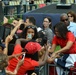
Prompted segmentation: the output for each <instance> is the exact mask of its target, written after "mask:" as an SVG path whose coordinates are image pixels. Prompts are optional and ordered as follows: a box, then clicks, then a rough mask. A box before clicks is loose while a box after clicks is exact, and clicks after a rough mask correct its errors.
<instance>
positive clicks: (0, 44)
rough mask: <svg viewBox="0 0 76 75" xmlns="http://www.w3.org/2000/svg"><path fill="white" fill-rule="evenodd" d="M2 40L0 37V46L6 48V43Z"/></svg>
mask: <svg viewBox="0 0 76 75" xmlns="http://www.w3.org/2000/svg"><path fill="white" fill-rule="evenodd" d="M1 40H2V39H1V38H0V46H1V47H2V48H3V49H4V48H5V44H3V43H2V41H1Z"/></svg>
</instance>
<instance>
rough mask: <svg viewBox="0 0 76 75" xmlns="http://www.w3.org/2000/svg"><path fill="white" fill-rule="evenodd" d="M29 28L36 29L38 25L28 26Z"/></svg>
mask: <svg viewBox="0 0 76 75" xmlns="http://www.w3.org/2000/svg"><path fill="white" fill-rule="evenodd" d="M27 28H32V29H35V28H36V27H35V26H27Z"/></svg>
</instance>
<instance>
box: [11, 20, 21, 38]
mask: <svg viewBox="0 0 76 75" xmlns="http://www.w3.org/2000/svg"><path fill="white" fill-rule="evenodd" d="M21 24H22V20H19V23H18V25H17V26H15V28H14V29H13V30H12V31H11V34H10V35H11V36H12V37H13V36H14V34H15V32H16V31H17V29H18V28H19V27H20V25H21Z"/></svg>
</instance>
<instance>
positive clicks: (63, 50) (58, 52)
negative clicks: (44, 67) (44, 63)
mask: <svg viewBox="0 0 76 75" xmlns="http://www.w3.org/2000/svg"><path fill="white" fill-rule="evenodd" d="M72 45H73V42H72V41H68V42H67V44H66V46H65V47H63V48H61V49H60V50H58V51H56V52H54V53H53V54H52V56H51V58H54V57H55V56H56V55H59V54H61V53H63V52H66V51H68V50H69V49H70V48H71V46H72Z"/></svg>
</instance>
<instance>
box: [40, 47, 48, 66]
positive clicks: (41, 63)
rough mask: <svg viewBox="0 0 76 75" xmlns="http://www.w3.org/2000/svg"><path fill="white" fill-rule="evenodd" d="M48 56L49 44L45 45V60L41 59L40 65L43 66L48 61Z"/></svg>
mask: <svg viewBox="0 0 76 75" xmlns="http://www.w3.org/2000/svg"><path fill="white" fill-rule="evenodd" d="M47 57H48V49H47V46H45V54H44V60H43V59H42V60H40V61H39V66H42V65H44V64H45V63H46V61H47Z"/></svg>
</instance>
